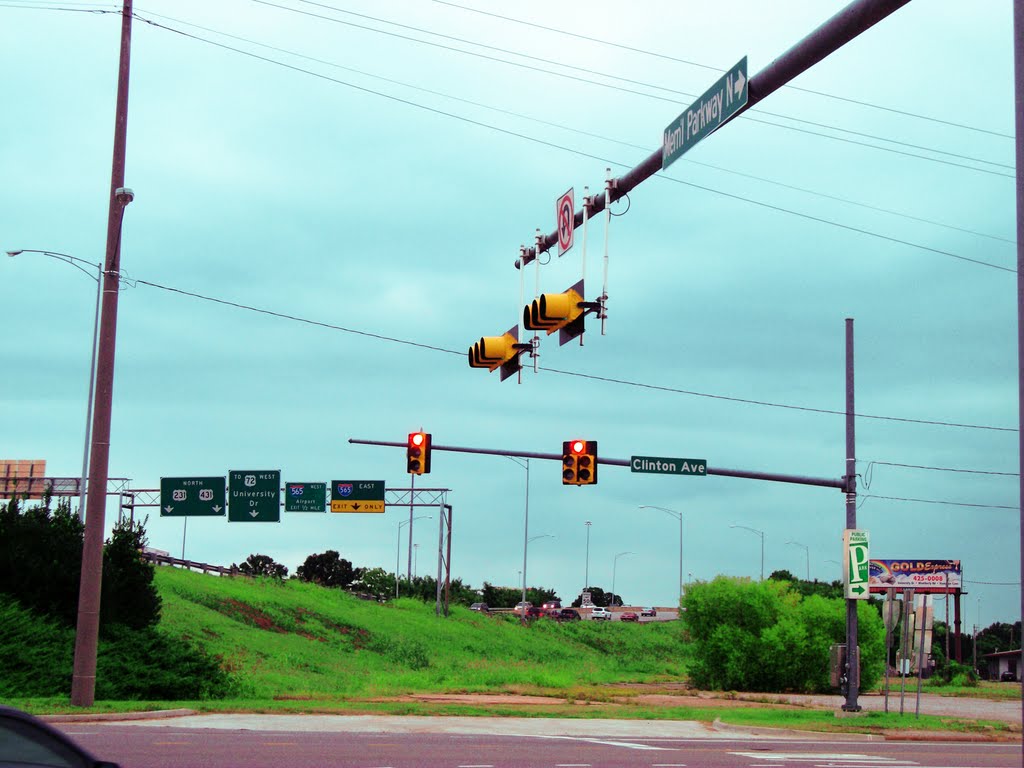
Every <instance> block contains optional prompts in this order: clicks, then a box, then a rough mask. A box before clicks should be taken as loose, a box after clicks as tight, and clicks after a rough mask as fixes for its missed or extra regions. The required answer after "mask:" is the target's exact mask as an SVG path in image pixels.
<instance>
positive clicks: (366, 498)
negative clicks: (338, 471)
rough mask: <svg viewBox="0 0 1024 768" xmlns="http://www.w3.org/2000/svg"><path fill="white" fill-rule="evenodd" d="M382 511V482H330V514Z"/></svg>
mask: <svg viewBox="0 0 1024 768" xmlns="http://www.w3.org/2000/svg"><path fill="white" fill-rule="evenodd" d="M383 511H384V481H383V480H332V481H331V512H383Z"/></svg>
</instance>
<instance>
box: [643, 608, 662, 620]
mask: <svg viewBox="0 0 1024 768" xmlns="http://www.w3.org/2000/svg"><path fill="white" fill-rule="evenodd" d="M640 615H641V616H643V617H647V618H650V617H654V616H657V615H658V612H657V611H656V610H655V609H654V608H644V609H643V610H642V611H640Z"/></svg>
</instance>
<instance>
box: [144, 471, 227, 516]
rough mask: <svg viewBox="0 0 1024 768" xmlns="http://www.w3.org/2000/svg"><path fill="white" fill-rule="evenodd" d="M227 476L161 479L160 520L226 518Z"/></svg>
mask: <svg viewBox="0 0 1024 768" xmlns="http://www.w3.org/2000/svg"><path fill="white" fill-rule="evenodd" d="M224 508H225V503H224V477H223V475H222V476H221V477H161V478H160V517H222V516H223V515H224Z"/></svg>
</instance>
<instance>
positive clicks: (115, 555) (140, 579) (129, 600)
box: [100, 518, 161, 634]
mask: <svg viewBox="0 0 1024 768" xmlns="http://www.w3.org/2000/svg"><path fill="white" fill-rule="evenodd" d="M145 546H146V529H145V521H143V522H138V523H135V522H132V521H131V520H130V519H128V518H124V519H122V520H119V521H118V522H117V523H116V524H115V525H114V529H113V530H112V531H111V532H110V538H109V539H107V542H106V546H105V547H104V548H103V586H102V592H101V598H100V627H101V629H102V630H103V631H104V632H105V633H108V634H109V633H110V628H111V625H114V624H121V625H123V626H126V627H130V628H131V629H143V628H145V627H152V626H156V623H157V622H158V621H160V605H161V602H160V594H159V593H158V592H157V589H156V587H155V586H154V585H153V565H152V564H151V563H148V562H146V561H145V560H143V559H142V558H141V557H140V556H139V553H140V552H141V551H142V548H143V547H145Z"/></svg>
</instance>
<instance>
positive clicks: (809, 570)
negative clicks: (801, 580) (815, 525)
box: [786, 541, 811, 581]
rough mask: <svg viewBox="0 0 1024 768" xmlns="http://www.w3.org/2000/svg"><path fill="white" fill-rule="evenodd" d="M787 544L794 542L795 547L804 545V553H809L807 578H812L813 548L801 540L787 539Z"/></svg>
mask: <svg viewBox="0 0 1024 768" xmlns="http://www.w3.org/2000/svg"><path fill="white" fill-rule="evenodd" d="M786 543H787V544H792V545H793V546H794V547H803V548H804V553H805V554H806V555H807V580H808V581H810V580H811V548H810V547H808V546H807V545H806V544H801V543H800V542H799V541H787V542H786Z"/></svg>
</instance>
